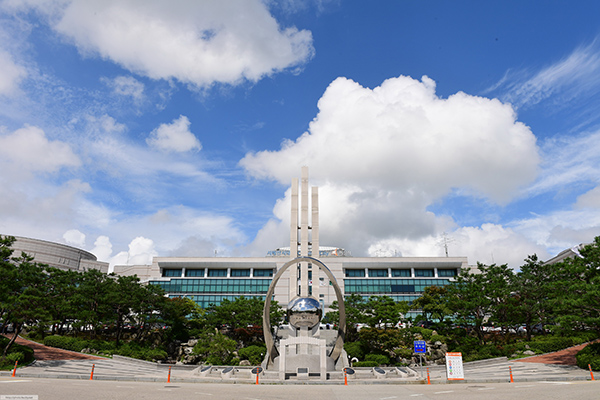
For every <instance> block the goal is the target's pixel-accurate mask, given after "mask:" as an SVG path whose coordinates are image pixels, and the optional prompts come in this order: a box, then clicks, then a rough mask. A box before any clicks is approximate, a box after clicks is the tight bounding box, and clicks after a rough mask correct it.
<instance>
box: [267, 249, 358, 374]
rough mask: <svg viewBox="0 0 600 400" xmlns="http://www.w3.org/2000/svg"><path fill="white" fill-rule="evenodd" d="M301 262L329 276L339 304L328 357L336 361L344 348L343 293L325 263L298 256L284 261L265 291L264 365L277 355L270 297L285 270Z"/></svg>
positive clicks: (344, 316) (344, 309)
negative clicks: (336, 322) (337, 319)
mask: <svg viewBox="0 0 600 400" xmlns="http://www.w3.org/2000/svg"><path fill="white" fill-rule="evenodd" d="M301 262H308V263H311V264H313V265H317V266H318V267H319V269H320V270H321V271H323V272H325V275H327V277H328V278H329V280H330V281H331V283H332V284H333V289H334V291H335V296H336V298H337V302H338V305H339V314H340V316H339V324H338V336H337V339H336V341H335V345H334V346H333V349H332V350H331V352H330V353H329V357H331V358H332V359H333V361H334V362H337V360H338V358H339V357H340V355H341V354H342V350H343V348H344V339H345V338H346V307H345V305H344V295H343V293H342V290H341V289H340V286H339V285H338V283H337V281H336V279H335V277H334V276H333V273H332V272H331V271H330V270H329V268H327V266H326V265H325V264H323V263H322V262H321V261H319V260H317V259H316V258H313V257H298V258H296V259H294V260H291V261H288V262H287V263H285V264H284V265H283V266H282V267H281V269H279V271H277V273H276V274H275V276H274V277H273V280H272V281H271V285H270V286H269V290H268V291H267V295H266V298H265V307H264V309H263V333H264V336H265V344H266V346H267V364H266V367H268V366H270V365H271V364H272V363H273V360H275V357H277V356H278V355H279V352H278V351H277V348H276V347H275V341H274V340H273V334H272V333H271V320H270V313H271V298H272V297H273V293H274V291H275V286H277V282H279V279H280V278H281V276H282V275H283V273H284V272H285V271H287V269H288V268H289V267H291V266H292V265H297V264H299V263H301Z"/></svg>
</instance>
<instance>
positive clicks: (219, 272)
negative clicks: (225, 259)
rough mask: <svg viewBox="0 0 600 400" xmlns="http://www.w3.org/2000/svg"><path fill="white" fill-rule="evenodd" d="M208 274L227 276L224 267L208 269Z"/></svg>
mask: <svg viewBox="0 0 600 400" xmlns="http://www.w3.org/2000/svg"><path fill="white" fill-rule="evenodd" d="M208 276H227V270H226V269H209V270H208Z"/></svg>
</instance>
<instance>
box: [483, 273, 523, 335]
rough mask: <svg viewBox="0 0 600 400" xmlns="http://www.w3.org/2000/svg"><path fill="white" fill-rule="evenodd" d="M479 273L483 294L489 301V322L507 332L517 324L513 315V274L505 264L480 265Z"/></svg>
mask: <svg viewBox="0 0 600 400" xmlns="http://www.w3.org/2000/svg"><path fill="white" fill-rule="evenodd" d="M481 273H482V275H483V276H484V279H485V283H484V288H483V290H484V291H483V294H484V295H485V296H486V297H487V298H488V299H489V301H490V310H489V321H490V322H493V323H494V324H495V325H497V326H501V327H502V328H503V330H505V331H507V330H508V329H509V328H510V327H514V326H515V325H517V324H518V323H519V321H518V320H516V319H515V316H516V314H515V313H514V304H515V302H514V297H513V283H514V272H513V270H512V269H511V268H509V267H508V265H506V264H503V265H496V264H492V265H486V266H483V265H482V266H481Z"/></svg>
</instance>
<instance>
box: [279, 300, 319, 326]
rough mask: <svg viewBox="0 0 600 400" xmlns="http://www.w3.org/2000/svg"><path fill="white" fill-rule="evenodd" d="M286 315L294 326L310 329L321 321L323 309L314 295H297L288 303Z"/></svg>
mask: <svg viewBox="0 0 600 400" xmlns="http://www.w3.org/2000/svg"><path fill="white" fill-rule="evenodd" d="M287 316H288V321H289V322H290V325H292V326H293V327H294V328H305V327H306V328H308V329H312V328H314V327H315V326H317V325H318V324H319V322H321V318H322V317H323V310H322V309H321V304H320V303H319V301H318V300H317V299H315V298H314V297H297V298H295V299H293V300H292V301H290V303H289V304H288V307H287Z"/></svg>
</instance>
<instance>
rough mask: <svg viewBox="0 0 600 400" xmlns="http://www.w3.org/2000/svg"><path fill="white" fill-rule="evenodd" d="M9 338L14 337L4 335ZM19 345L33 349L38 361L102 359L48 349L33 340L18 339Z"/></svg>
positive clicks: (54, 348) (52, 348) (53, 348)
mask: <svg viewBox="0 0 600 400" xmlns="http://www.w3.org/2000/svg"><path fill="white" fill-rule="evenodd" d="M4 336H6V337H8V338H11V337H12V336H9V335H4ZM16 342H17V344H22V345H24V346H27V347H31V348H32V349H33V355H34V357H35V359H36V360H37V361H53V360H101V359H102V357H96V356H91V355H88V354H83V353H77V352H75V351H69V350H63V349H58V348H56V347H48V346H44V345H43V344H40V343H36V342H32V341H31V340H27V339H23V338H22V337H20V336H19V337H18V338H17V340H16Z"/></svg>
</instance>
